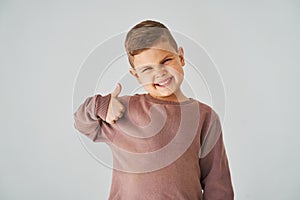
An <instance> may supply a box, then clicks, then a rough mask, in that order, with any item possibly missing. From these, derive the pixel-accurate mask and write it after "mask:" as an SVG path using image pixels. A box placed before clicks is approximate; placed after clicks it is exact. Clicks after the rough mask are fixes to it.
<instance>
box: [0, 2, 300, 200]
mask: <svg viewBox="0 0 300 200" xmlns="http://www.w3.org/2000/svg"><path fill="white" fill-rule="evenodd" d="M299 11H300V3H299V2H298V1H296V0H295V1H288V0H287V1H283V0H282V1H277V0H274V1H271V0H269V1H266V0H260V1H258V0H254V1H253V0H252V1H250V0H249V1H237V0H236V1H233V0H229V1H226V2H225V1H215V0H213V1H187V0H185V1H170V2H168V3H167V2H163V1H155V0H152V1H145V2H143V1H120V2H116V1H71V0H70V1H68V0H62V1H54V0H52V1H33V0H29V1H21V0H20V1H14V0H11V1H9V0H2V1H0V66H1V67H0V88H1V104H0V111H1V115H0V118H1V119H0V122H1V127H0V133H1V139H0V158H1V159H0V199H1V200H15V199H23V200H24V199H26V200H27V199H28V200H40V199H44V200H47V199H49V200H50V199H51V200H52V199H57V200H58V199H72V200H81V199H90V200H94V199H95V200H96V199H107V197H108V195H109V189H110V184H111V169H109V168H107V167H104V166H102V165H100V164H99V163H98V162H97V161H96V160H95V159H93V158H92V157H91V156H90V155H89V154H88V153H87V152H86V150H85V149H84V148H83V146H82V145H81V143H80V140H79V139H78V137H77V134H78V132H77V131H76V130H75V129H74V127H73V105H72V98H73V87H74V82H75V79H76V76H77V73H78V71H79V68H80V65H81V63H82V62H83V61H84V60H85V59H86V58H87V56H88V54H89V53H90V51H91V50H92V49H94V48H95V46H96V45H98V44H99V43H101V42H103V41H104V40H107V39H108V38H110V37H111V36H113V35H115V34H118V33H120V32H124V31H127V30H128V29H129V28H130V27H132V26H133V25H134V24H136V23H138V22H140V21H141V20H144V19H154V20H159V21H161V22H163V23H164V24H166V25H167V26H168V27H169V28H170V29H172V30H176V31H179V32H181V33H184V34H186V35H188V36H190V37H191V38H193V39H194V40H195V41H197V42H198V43H200V44H202V45H203V46H204V47H205V48H206V50H207V51H208V52H209V54H210V56H211V57H212V58H213V60H214V62H215V63H216V64H217V66H218V68H219V71H220V74H221V76H222V78H223V82H224V87H225V90H226V109H225V110H226V114H225V118H224V122H223V130H224V137H225V145H226V148H227V154H228V157H229V161H230V166H231V171H232V179H233V184H234V188H235V196H236V199H238V200H246V199H253V200H260V199H261V200H266V199H273V200H279V199H280V200H287V199H291V200H293V199H299V198H300V191H299V186H300V183H299V182H300V181H299V179H300V173H299V169H300V162H299V158H300V151H299V149H298V148H299V142H300V140H299V139H300V136H299V131H298V130H299V128H300V125H299V124H300V123H299V117H298V115H297V114H298V112H299V111H300V110H299V105H298V104H297V103H298V102H299V100H300V98H299V97H300V95H299V88H298V87H297V86H298V84H299V81H298V80H297V76H299V75H300V73H299V72H300V70H299V64H300V58H299V57H300V55H299V52H300V48H299V35H300V26H299V20H300V12H299ZM113 88H114V85H111V86H107V88H106V89H108V90H110V89H111V90H112V89H113ZM92 89H94V88H92ZM200 100H201V99H200Z"/></svg>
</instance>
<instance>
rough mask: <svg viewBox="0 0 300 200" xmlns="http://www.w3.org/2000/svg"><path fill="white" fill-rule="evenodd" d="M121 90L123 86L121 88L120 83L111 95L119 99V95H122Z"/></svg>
mask: <svg viewBox="0 0 300 200" xmlns="http://www.w3.org/2000/svg"><path fill="white" fill-rule="evenodd" d="M121 90H122V86H121V84H120V83H118V84H117V86H116V88H115V90H114V91H113V92H112V93H111V95H112V97H115V98H116V97H118V95H119V94H120V92H121Z"/></svg>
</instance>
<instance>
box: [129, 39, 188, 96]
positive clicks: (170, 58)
mask: <svg viewBox="0 0 300 200" xmlns="http://www.w3.org/2000/svg"><path fill="white" fill-rule="evenodd" d="M133 64H134V68H130V73H131V74H132V75H134V76H135V77H136V78H137V80H138V81H139V83H140V84H141V85H143V87H144V89H145V90H146V91H147V92H148V93H149V94H150V95H151V96H154V97H156V98H164V99H168V98H169V99H177V98H178V96H179V95H181V94H182V93H181V90H180V85H181V83H182V81H183V77H184V72H183V69H182V67H183V66H184V64H185V63H184V56H183V49H182V48H181V47H180V48H179V49H178V52H176V51H175V50H174V49H173V48H172V46H171V45H170V44H169V43H166V42H164V43H159V44H157V45H155V46H153V47H152V48H150V49H147V50H145V51H143V52H141V53H139V54H138V55H135V56H134V58H133Z"/></svg>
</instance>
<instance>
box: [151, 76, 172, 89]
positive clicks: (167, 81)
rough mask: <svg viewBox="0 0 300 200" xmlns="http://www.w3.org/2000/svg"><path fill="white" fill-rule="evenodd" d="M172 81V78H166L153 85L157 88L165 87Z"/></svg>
mask: <svg viewBox="0 0 300 200" xmlns="http://www.w3.org/2000/svg"><path fill="white" fill-rule="evenodd" d="M172 79H173V77H172V76H171V77H169V78H166V79H164V80H162V81H159V82H158V83H154V85H155V86H158V87H166V86H168V85H169V84H170V83H171V81H172Z"/></svg>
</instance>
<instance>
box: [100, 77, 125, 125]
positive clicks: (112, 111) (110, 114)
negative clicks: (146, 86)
mask: <svg viewBox="0 0 300 200" xmlns="http://www.w3.org/2000/svg"><path fill="white" fill-rule="evenodd" d="M121 89H122V86H121V84H120V83H118V85H117V87H116V88H115V90H114V91H113V92H112V93H111V99H110V102H109V106H108V111H107V115H106V119H105V121H106V122H107V123H109V124H113V123H115V122H116V121H117V120H118V119H120V118H121V117H122V116H123V114H124V112H125V107H124V105H123V104H122V103H121V102H120V101H119V100H118V99H117V97H118V95H119V94H120V92H121Z"/></svg>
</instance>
